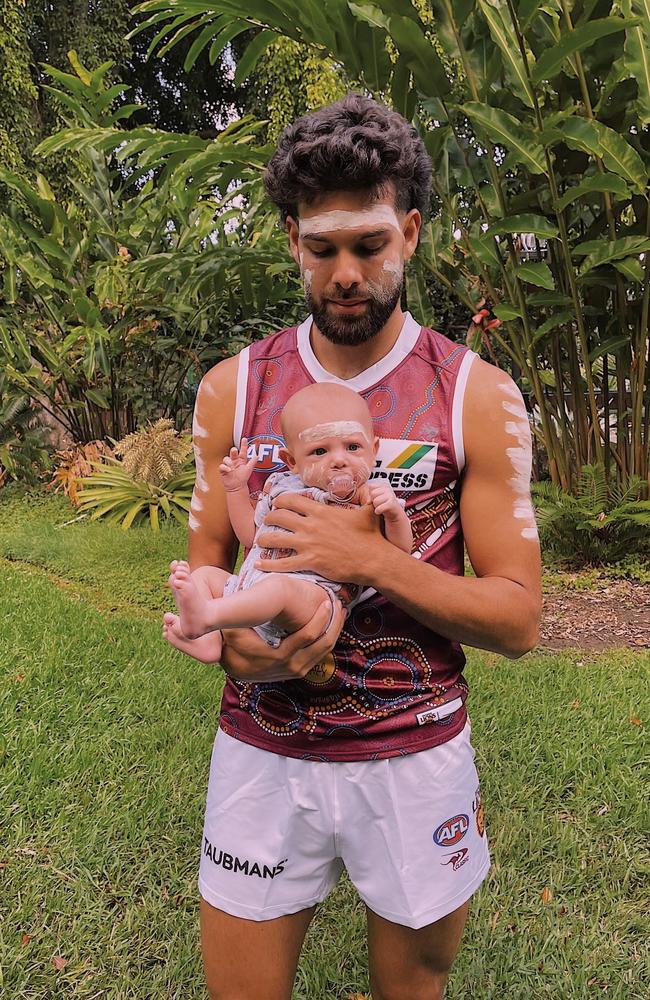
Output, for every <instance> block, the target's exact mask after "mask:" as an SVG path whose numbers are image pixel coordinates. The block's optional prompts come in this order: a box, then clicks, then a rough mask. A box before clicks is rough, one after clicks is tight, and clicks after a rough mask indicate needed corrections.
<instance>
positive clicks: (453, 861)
mask: <svg viewBox="0 0 650 1000" xmlns="http://www.w3.org/2000/svg"><path fill="white" fill-rule="evenodd" d="M467 861H469V851H468V849H467V848H466V847H460V848H459V849H458V850H457V851H454V853H453V854H448V855H447V860H446V861H441V862H440V864H441V865H451V866H452V867H453V869H454V871H455V872H457V871H458V869H459V868H462V867H463V865H464V864H465V862H467Z"/></svg>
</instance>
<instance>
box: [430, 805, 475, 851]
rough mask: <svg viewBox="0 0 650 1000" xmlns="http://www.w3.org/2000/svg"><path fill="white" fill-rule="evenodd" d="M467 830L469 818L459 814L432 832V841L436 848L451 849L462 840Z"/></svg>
mask: <svg viewBox="0 0 650 1000" xmlns="http://www.w3.org/2000/svg"><path fill="white" fill-rule="evenodd" d="M468 830H469V816H466V815H465V813H459V814H458V816H452V817H451V819H446V820H445V822H444V823H441V824H440V826H439V827H438V829H437V830H435V831H434V834H433V839H434V842H435V843H436V844H437V845H438V847H453V846H454V844H457V843H458V841H459V840H462V839H463V837H464V836H465V834H466V833H467V831H468Z"/></svg>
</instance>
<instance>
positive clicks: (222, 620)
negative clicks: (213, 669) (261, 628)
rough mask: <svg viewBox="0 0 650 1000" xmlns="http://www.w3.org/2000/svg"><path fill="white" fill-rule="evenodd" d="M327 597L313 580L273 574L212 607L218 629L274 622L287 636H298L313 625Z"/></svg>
mask: <svg viewBox="0 0 650 1000" xmlns="http://www.w3.org/2000/svg"><path fill="white" fill-rule="evenodd" d="M325 597H326V594H325V591H324V589H323V587H319V586H318V584H317V583H313V582H312V581H311V580H304V579H303V578H302V577H299V576H290V575H288V574H287V575H286V576H285V575H282V574H280V573H273V574H270V575H269V577H268V579H266V580H260V581H259V582H258V583H254V584H253V585H252V586H251V587H249V588H248V589H247V590H239V591H237V592H236V593H234V594H229V595H228V596H227V597H222V598H221V600H217V601H212V602H210V603H211V613H212V614H213V616H214V621H215V622H216V626H217V627H218V628H246V627H251V626H255V625H263V624H264V622H270V621H272V622H274V624H276V625H277V626H278V627H279V628H282V629H284V630H285V631H287V632H296V631H297V630H298V629H299V628H302V626H303V625H306V624H307V622H308V621H310V619H311V618H312V617H313V616H314V614H315V612H316V610H317V609H318V608H319V607H320V605H321V604H322V603H323V601H324V600H325Z"/></svg>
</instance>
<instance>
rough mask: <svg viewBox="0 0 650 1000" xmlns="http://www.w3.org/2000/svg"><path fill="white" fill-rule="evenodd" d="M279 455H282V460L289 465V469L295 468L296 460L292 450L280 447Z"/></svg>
mask: <svg viewBox="0 0 650 1000" xmlns="http://www.w3.org/2000/svg"><path fill="white" fill-rule="evenodd" d="M278 455H279V456H280V459H281V461H283V462H284V464H285V465H286V466H287V468H288V469H295V467H296V460H295V458H294V457H293V455H292V454H291V452H290V451H287V449H286V448H280V449H278Z"/></svg>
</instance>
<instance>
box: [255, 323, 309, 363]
mask: <svg viewBox="0 0 650 1000" xmlns="http://www.w3.org/2000/svg"><path fill="white" fill-rule="evenodd" d="M297 331H298V327H297V326H286V327H283V329H282V330H276V332H275V333H270V334H269V335H268V336H267V337H262V338H261V340H254V341H253V342H252V343H251V344H249V346H248V352H249V356H250V358H251V359H252V360H257V359H258V358H269V359H271V358H277V357H281V356H282V355H283V354H286V353H287V352H289V351H295V350H296V347H297Z"/></svg>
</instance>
